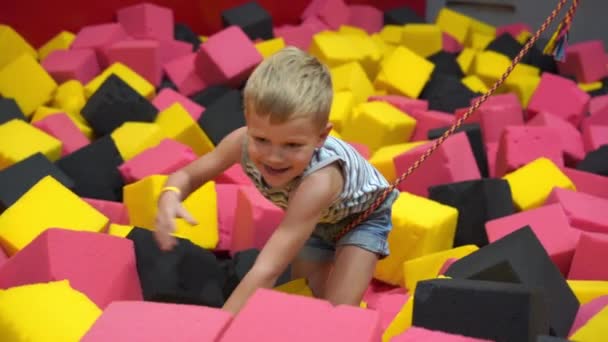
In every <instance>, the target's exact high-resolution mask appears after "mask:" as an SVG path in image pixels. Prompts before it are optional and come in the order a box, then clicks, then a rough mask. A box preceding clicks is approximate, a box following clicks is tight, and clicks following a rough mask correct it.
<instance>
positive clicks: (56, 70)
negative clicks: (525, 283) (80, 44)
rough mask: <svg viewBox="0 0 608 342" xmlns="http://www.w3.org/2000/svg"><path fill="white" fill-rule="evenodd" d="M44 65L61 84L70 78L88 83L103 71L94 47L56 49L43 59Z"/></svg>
mask: <svg viewBox="0 0 608 342" xmlns="http://www.w3.org/2000/svg"><path fill="white" fill-rule="evenodd" d="M42 67H43V68H44V70H46V71H47V72H48V73H49V75H51V77H53V79H54V80H55V81H56V82H57V83H59V84H61V83H63V82H66V81H68V80H78V81H80V82H81V83H82V84H86V83H88V82H89V81H90V80H92V79H93V78H95V77H96V76H97V75H98V74H99V73H100V71H101V70H100V67H99V63H98V62H97V56H96V54H95V51H94V50H92V49H79V50H55V51H53V52H51V53H49V54H48V56H46V58H45V59H44V60H42Z"/></svg>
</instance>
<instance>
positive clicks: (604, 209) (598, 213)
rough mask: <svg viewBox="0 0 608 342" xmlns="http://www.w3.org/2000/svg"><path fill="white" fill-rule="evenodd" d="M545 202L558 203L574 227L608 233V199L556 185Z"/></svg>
mask: <svg viewBox="0 0 608 342" xmlns="http://www.w3.org/2000/svg"><path fill="white" fill-rule="evenodd" d="M545 203H546V204H554V203H559V204H560V205H561V206H562V208H563V209H564V212H565V213H566V215H567V216H568V219H569V220H570V224H571V225H572V226H573V227H575V228H578V229H580V230H583V231H588V232H597V233H605V234H608V215H606V213H608V200H607V199H605V198H601V197H597V196H593V195H590V194H586V193H584V192H580V191H573V190H569V189H562V188H557V187H556V188H553V191H551V194H550V195H549V197H547V199H546V200H545Z"/></svg>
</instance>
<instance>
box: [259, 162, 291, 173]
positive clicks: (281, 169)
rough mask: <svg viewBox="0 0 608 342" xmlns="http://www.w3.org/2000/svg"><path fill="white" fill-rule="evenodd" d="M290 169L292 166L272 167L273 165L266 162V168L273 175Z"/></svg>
mask: <svg viewBox="0 0 608 342" xmlns="http://www.w3.org/2000/svg"><path fill="white" fill-rule="evenodd" d="M289 169H290V167H283V168H275V167H271V166H268V165H266V164H264V170H266V172H267V173H269V174H271V175H280V174H282V173H285V172H286V171H288V170H289Z"/></svg>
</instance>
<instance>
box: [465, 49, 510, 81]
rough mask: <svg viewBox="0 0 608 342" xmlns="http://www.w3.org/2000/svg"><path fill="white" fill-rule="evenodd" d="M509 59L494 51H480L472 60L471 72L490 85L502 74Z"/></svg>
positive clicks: (508, 63)
mask: <svg viewBox="0 0 608 342" xmlns="http://www.w3.org/2000/svg"><path fill="white" fill-rule="evenodd" d="M510 64H511V60H510V59H509V57H507V56H505V55H503V54H501V53H498V52H495V51H489V50H488V51H481V52H479V53H478V54H477V55H476V56H475V60H474V61H473V72H474V73H475V75H477V76H478V77H479V78H480V79H481V80H482V81H483V82H484V83H485V84H486V85H487V86H492V85H493V84H494V83H495V82H496V81H498V79H499V78H500V77H501V76H502V74H504V72H505V71H506V70H507V68H508V67H509V65H510Z"/></svg>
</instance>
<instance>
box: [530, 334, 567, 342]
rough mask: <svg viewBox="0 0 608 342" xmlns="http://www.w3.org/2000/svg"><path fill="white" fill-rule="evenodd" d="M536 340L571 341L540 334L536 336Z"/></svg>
mask: <svg viewBox="0 0 608 342" xmlns="http://www.w3.org/2000/svg"><path fill="white" fill-rule="evenodd" d="M536 342H570V340H567V339H565V338H560V337H555V336H548V335H539V336H538V337H537V338H536Z"/></svg>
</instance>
